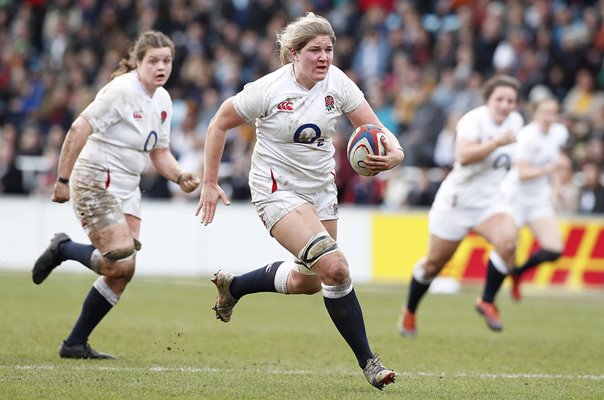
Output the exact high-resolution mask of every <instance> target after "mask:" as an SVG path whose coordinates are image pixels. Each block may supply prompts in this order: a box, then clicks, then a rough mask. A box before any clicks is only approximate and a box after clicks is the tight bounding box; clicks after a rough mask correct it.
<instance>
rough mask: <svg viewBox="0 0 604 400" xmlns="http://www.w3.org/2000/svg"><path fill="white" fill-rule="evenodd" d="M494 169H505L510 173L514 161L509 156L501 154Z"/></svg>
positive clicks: (494, 162) (495, 162) (494, 163)
mask: <svg viewBox="0 0 604 400" xmlns="http://www.w3.org/2000/svg"><path fill="white" fill-rule="evenodd" d="M493 168H494V169H497V168H505V169H506V170H507V171H509V170H510V168H512V159H511V158H510V156H509V155H507V154H500V155H498V156H497V157H496V158H495V160H494V161H493Z"/></svg>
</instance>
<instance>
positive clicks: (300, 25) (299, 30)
mask: <svg viewBox="0 0 604 400" xmlns="http://www.w3.org/2000/svg"><path fill="white" fill-rule="evenodd" d="M323 35H325V36H329V38H330V39H331V43H332V44H333V45H335V44H336V34H335V32H334V31H333V28H332V27H331V24H330V23H329V21H328V20H327V19H325V18H324V17H320V16H318V15H315V14H314V13H312V12H309V13H306V15H305V16H303V17H300V18H298V19H297V20H295V21H293V22H290V23H289V24H288V25H287V26H286V27H285V28H283V30H282V31H281V32H280V33H278V34H277V44H278V45H279V58H280V59H281V63H282V64H284V65H285V64H287V63H289V62H291V61H292V51H300V50H302V48H303V47H304V46H306V44H307V43H308V42H310V41H311V40H313V39H314V38H316V37H317V36H323Z"/></svg>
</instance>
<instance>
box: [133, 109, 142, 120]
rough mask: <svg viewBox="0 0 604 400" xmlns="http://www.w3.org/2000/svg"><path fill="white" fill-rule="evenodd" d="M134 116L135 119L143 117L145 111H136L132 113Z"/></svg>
mask: <svg viewBox="0 0 604 400" xmlns="http://www.w3.org/2000/svg"><path fill="white" fill-rule="evenodd" d="M132 116H133V117H134V119H136V120H139V119H143V113H142V112H140V111H135V112H134V114H132Z"/></svg>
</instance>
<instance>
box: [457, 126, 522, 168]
mask: <svg viewBox="0 0 604 400" xmlns="http://www.w3.org/2000/svg"><path fill="white" fill-rule="evenodd" d="M515 141H516V134H515V133H514V132H513V131H511V130H510V131H506V132H504V133H502V134H501V135H500V136H499V137H497V138H495V139H492V140H488V141H485V142H480V141H474V140H470V139H464V138H459V140H457V141H456V143H455V159H456V160H457V161H458V162H459V163H460V164H461V165H467V164H473V163H476V162H479V161H481V160H483V159H485V158H486V157H487V156H488V155H489V154H491V153H492V152H493V151H494V150H495V149H496V148H498V147H500V146H506V145H508V144H511V143H514V142H515Z"/></svg>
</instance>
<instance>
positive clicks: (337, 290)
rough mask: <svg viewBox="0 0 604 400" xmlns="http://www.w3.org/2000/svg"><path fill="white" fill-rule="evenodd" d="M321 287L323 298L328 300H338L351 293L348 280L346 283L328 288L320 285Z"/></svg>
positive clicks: (350, 284) (350, 285) (350, 282)
mask: <svg viewBox="0 0 604 400" xmlns="http://www.w3.org/2000/svg"><path fill="white" fill-rule="evenodd" d="M321 287H322V288H323V297H326V298H328V299H340V298H342V297H344V296H346V295H347V294H348V293H350V292H352V280H351V279H349V280H348V281H347V282H345V283H343V284H341V285H336V286H329V285H325V284H323V283H321Z"/></svg>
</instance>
